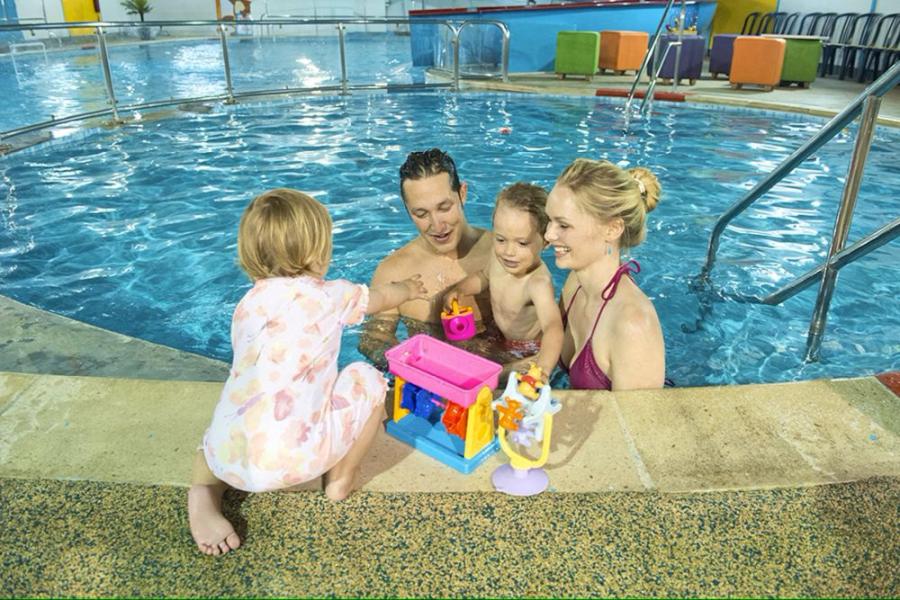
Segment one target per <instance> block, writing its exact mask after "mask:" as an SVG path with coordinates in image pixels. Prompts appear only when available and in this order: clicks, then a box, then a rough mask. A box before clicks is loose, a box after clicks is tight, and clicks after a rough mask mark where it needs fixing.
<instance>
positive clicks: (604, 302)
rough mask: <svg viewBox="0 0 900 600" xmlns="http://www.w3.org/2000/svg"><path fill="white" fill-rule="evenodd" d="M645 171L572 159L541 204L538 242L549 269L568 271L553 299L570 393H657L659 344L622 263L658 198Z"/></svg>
mask: <svg viewBox="0 0 900 600" xmlns="http://www.w3.org/2000/svg"><path fill="white" fill-rule="evenodd" d="M659 194H660V186H659V182H658V181H657V179H656V176H654V175H653V173H651V172H650V171H648V170H647V169H643V168H633V169H629V170H627V171H626V170H624V169H621V168H620V167H618V166H616V165H614V164H612V163H610V162H607V161H596V160H587V159H577V160H575V161H574V162H573V163H572V164H570V165H569V166H568V167H566V169H565V170H564V171H563V172H562V174H561V175H560V176H559V178H558V179H557V180H556V185H555V186H554V187H553V190H552V191H551V192H550V196H549V198H548V199H547V215H548V216H549V218H550V222H549V224H548V226H547V231H546V234H545V239H546V240H547V242H548V243H549V244H550V245H551V246H553V249H554V254H555V257H556V265H557V266H558V267H559V268H561V269H568V270H569V271H570V273H569V276H568V278H567V279H566V282H565V285H564V286H563V290H562V294H561V296H560V307H561V309H562V316H563V326H564V337H563V349H562V356H561V360H560V367H561V368H562V369H563V370H565V371H566V372H567V373H568V374H569V381H570V383H571V387H572V388H573V389H600V390H629V389H642V388H659V387H662V386H663V383H664V380H665V347H664V344H663V335H662V329H661V328H660V325H659V318H658V317H657V315H656V310H655V309H654V308H653V303H652V302H650V299H649V298H647V296H646V295H645V294H644V293H643V292H642V291H641V289H640V288H639V287H638V286H637V284H636V283H635V282H634V281H633V280H632V279H631V275H632V274H635V273H638V272H640V266H639V265H638V264H637V262H636V261H633V260H632V261H628V262H626V263H624V264H622V263H621V254H622V252H623V251H624V250H625V249H627V248H633V247H634V246H637V245H638V244H640V243H641V242H642V241H643V239H644V236H645V233H646V225H645V223H646V215H647V213H648V212H649V211H651V210H653V209H654V208H655V207H656V204H657V202H658V201H659Z"/></svg>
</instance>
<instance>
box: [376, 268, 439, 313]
mask: <svg viewBox="0 0 900 600" xmlns="http://www.w3.org/2000/svg"><path fill="white" fill-rule="evenodd" d="M427 299H428V290H426V289H425V284H423V283H422V276H421V275H413V276H412V277H410V278H409V279H404V280H403V281H394V282H391V283H388V284H385V285H379V286H375V287H372V288H369V305H368V307H366V314H369V315H373V314H375V313H380V312H383V311H386V310H390V309H392V308H396V307H397V306H400V305H401V304H403V303H404V302H408V301H410V300H427Z"/></svg>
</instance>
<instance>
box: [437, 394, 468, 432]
mask: <svg viewBox="0 0 900 600" xmlns="http://www.w3.org/2000/svg"><path fill="white" fill-rule="evenodd" d="M468 417H469V413H468V411H467V410H466V409H465V408H463V407H462V406H460V405H459V404H455V403H453V402H447V410H445V411H444V416H443V417H441V423H443V424H444V428H445V429H446V430H447V432H448V433H452V434H453V435H455V436H457V437H459V438H461V439H463V440H464V439H466V425H467V424H468V420H469V418H468Z"/></svg>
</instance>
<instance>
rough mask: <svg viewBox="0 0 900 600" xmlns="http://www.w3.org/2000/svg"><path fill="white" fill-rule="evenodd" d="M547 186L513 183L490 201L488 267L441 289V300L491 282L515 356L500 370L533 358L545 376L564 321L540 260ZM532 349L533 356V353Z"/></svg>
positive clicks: (558, 349) (557, 351) (500, 325)
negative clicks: (491, 243) (491, 247)
mask: <svg viewBox="0 0 900 600" xmlns="http://www.w3.org/2000/svg"><path fill="white" fill-rule="evenodd" d="M546 205H547V191H546V190H545V189H544V188H542V187H540V186H538V185H533V184H530V183H521V182H520V183H514V184H512V185H510V186H508V187H506V188H504V189H503V190H502V191H501V192H500V194H498V196H497V203H496V206H495V207H494V219H493V220H494V222H493V236H494V254H493V256H492V257H491V259H490V260H489V261H488V265H487V268H486V269H485V270H484V271H482V272H479V273H474V274H472V275H470V276H469V277H467V278H465V279H463V280H462V281H461V282H459V283H458V284H456V285H455V286H454V287H453V288H451V289H450V290H449V291H448V292H446V293H445V294H444V305H445V306H446V307H448V310H449V307H450V306H451V305H452V301H453V300H454V299H456V298H459V297H460V296H461V295H474V294H478V293H480V292H481V291H482V290H484V288H485V287H487V288H489V290H490V296H491V308H492V309H493V313H494V322H495V323H496V325H497V328H498V329H499V330H500V333H501V334H502V335H503V337H504V345H505V346H506V348H507V349H508V350H510V351H511V352H512V353H513V354H514V355H515V356H517V357H518V358H519V360H518V361H516V362H513V363H511V364H509V365H506V369H505V370H504V373H505V374H506V373H509V371H510V370H517V371H518V370H523V369H525V368H527V367H528V364H529V363H530V362H534V363H536V364H537V365H538V366H539V367H540V368H541V370H542V371H543V375H544V378H545V379H546V378H547V377H549V375H550V373H551V372H552V371H553V367H555V366H556V362H557V361H558V360H559V355H560V352H561V351H562V342H563V325H562V318H561V317H560V313H559V306H558V305H557V304H556V300H555V297H554V292H553V280H552V278H551V276H550V271H549V269H547V265H545V264H544V262H543V261H542V260H541V250H543V249H544V247H545V245H546V243H545V242H544V230H545V229H546V228H547V222H548V218H547V213H546V212H545V207H546ZM535 355H536V356H535Z"/></svg>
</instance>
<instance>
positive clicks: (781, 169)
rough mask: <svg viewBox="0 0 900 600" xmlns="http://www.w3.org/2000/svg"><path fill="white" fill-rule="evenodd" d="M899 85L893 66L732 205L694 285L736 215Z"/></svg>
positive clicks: (704, 277) (899, 69) (704, 278)
mask: <svg viewBox="0 0 900 600" xmlns="http://www.w3.org/2000/svg"><path fill="white" fill-rule="evenodd" d="M898 83H900V63H896V64H894V66H892V67H891V68H890V69H888V71H887V72H886V73H885V74H884V75H882V76H881V77H880V78H878V80H876V81H874V82H873V83H872V84H871V85H869V87H867V88H866V89H865V90H863V91H862V93H860V94H859V96H857V97H856V98H855V99H854V100H853V101H852V102H851V103H850V104H849V105H848V106H847V108H845V109H844V110H842V111H841V112H840V113H838V114H837V115H835V116H834V117H833V118H832V119H831V120H830V121H829V122H828V123H826V124H825V126H824V127H822V129H820V130H819V132H818V133H816V134H815V135H814V136H813V137H812V138H810V139H809V140H808V141H807V142H806V143H805V144H803V145H802V146H801V147H800V148H798V149H797V150H795V151H794V153H793V154H791V155H790V156H788V157H787V158H786V159H784V160H783V161H782V162H781V164H779V165H778V166H777V167H775V169H774V170H773V171H772V172H771V173H769V174H768V175H767V176H766V177H765V178H764V179H763V180H762V181H760V182H759V183H757V184H756V185H755V186H754V187H753V189H752V190H750V191H749V192H747V194H746V195H745V196H744V197H743V198H741V199H740V200H738V201H737V202H735V203H734V204H732V205H731V206H730V207H729V208H728V210H726V211H725V212H724V213H723V214H722V216H721V217H719V219H718V220H717V221H716V223H715V225H713V230H712V234H711V235H710V238H709V245H708V247H707V250H706V263H705V264H704V265H703V269H702V270H701V271H700V274H699V275H698V276H697V279H696V282H697V283H698V284H704V283H707V282H708V281H709V274H710V271H712V268H713V265H714V263H715V258H716V252H717V251H718V249H719V238H720V237H721V236H722V233H723V232H724V231H725V228H726V227H727V226H728V224H729V223H730V222H731V221H732V220H734V218H735V217H737V216H738V215H739V214H741V213H742V212H744V211H745V210H746V209H747V208H748V207H749V206H750V205H751V204H753V203H754V202H755V201H756V200H758V199H759V198H760V197H761V196H762V195H763V194H765V193H766V192H768V191H769V190H770V189H772V188H773V187H774V186H775V184H777V183H778V182H779V181H781V180H782V179H783V178H784V177H785V176H786V175H787V174H788V173H790V172H791V171H793V170H794V168H796V167H797V166H798V165H800V163H802V162H803V161H804V160H806V159H807V158H809V156H811V155H812V154H813V153H814V152H815V151H816V150H818V149H819V148H821V147H822V146H824V145H825V144H826V143H827V142H828V141H829V140H831V138H833V137H834V136H835V135H837V134H838V133H840V131H841V130H842V129H844V127H846V126H847V125H849V124H850V123H851V122H852V121H853V120H854V119H855V118H856V117H857V116H859V114H860V113H861V112H862V106H863V103H864V102H865V100H866V98H868V97H869V96H877V97H879V98H880V97H882V96H884V95H885V94H886V93H887V92H889V91H890V90H892V89H893V88H894V87H895V86H896V85H897V84H898Z"/></svg>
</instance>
